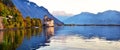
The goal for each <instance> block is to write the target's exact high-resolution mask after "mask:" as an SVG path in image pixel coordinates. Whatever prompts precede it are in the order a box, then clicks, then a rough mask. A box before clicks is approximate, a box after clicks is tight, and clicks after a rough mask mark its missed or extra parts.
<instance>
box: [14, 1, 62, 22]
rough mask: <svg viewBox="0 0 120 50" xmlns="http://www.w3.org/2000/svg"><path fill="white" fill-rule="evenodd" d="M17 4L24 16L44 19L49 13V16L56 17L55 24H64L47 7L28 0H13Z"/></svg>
mask: <svg viewBox="0 0 120 50" xmlns="http://www.w3.org/2000/svg"><path fill="white" fill-rule="evenodd" d="M12 2H13V3H14V4H15V6H16V7H17V8H18V9H19V11H20V12H21V13H22V15H23V17H26V16H30V17H31V18H40V19H41V20H43V18H44V16H45V15H47V16H48V17H49V18H52V19H54V21H55V24H63V23H62V22H61V21H59V20H58V19H56V18H55V17H53V15H51V14H50V13H49V12H48V10H47V9H46V8H44V7H43V6H38V5H36V4H35V3H33V2H29V1H28V0H12Z"/></svg>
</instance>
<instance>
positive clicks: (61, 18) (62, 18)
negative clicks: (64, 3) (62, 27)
mask: <svg viewBox="0 0 120 50" xmlns="http://www.w3.org/2000/svg"><path fill="white" fill-rule="evenodd" d="M55 17H56V18H57V19H59V20H60V21H62V22H64V20H66V19H68V18H70V17H69V16H55Z"/></svg>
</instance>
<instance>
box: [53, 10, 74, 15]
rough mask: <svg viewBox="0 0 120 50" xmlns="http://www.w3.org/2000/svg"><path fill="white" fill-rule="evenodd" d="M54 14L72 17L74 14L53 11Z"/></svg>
mask: <svg viewBox="0 0 120 50" xmlns="http://www.w3.org/2000/svg"><path fill="white" fill-rule="evenodd" d="M52 14H53V15H54V16H72V15H73V14H70V13H66V12H64V11H53V12H52Z"/></svg>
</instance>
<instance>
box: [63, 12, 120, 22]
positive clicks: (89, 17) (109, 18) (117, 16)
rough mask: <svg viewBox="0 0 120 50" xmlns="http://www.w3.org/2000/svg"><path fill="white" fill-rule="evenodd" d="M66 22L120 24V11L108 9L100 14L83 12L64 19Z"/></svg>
mask: <svg viewBox="0 0 120 50" xmlns="http://www.w3.org/2000/svg"><path fill="white" fill-rule="evenodd" d="M64 23H65V24H120V12H119V11H115V10H107V11H104V12H100V13H98V14H93V13H89V12H82V13H80V14H78V15H75V16H73V17H70V18H68V19H66V20H64Z"/></svg>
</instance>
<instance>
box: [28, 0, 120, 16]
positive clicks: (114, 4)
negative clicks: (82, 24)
mask: <svg viewBox="0 0 120 50" xmlns="http://www.w3.org/2000/svg"><path fill="white" fill-rule="evenodd" d="M30 1H33V2H35V3H37V4H38V5H39V6H44V7H46V8H47V9H48V10H49V11H50V12H51V13H52V12H53V11H65V12H66V13H72V14H79V13H81V12H92V13H97V12H102V11H105V10H118V11H120V6H119V5H120V0H30Z"/></svg>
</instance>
